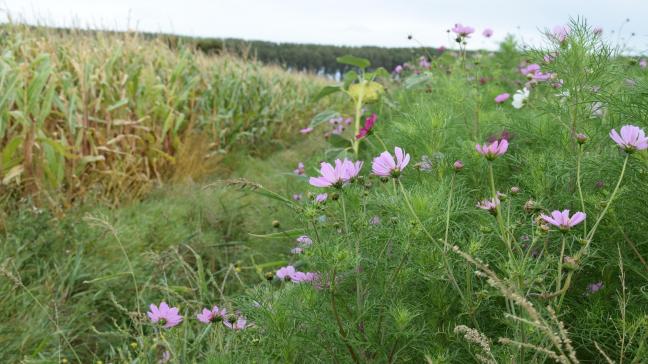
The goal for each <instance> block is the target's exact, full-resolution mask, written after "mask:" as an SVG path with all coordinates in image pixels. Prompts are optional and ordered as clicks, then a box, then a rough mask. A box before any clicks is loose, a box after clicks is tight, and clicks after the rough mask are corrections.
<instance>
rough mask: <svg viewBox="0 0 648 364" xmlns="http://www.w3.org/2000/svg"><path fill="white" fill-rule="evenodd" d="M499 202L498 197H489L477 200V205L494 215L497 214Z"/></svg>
mask: <svg viewBox="0 0 648 364" xmlns="http://www.w3.org/2000/svg"><path fill="white" fill-rule="evenodd" d="M499 204H500V200H499V199H498V198H491V199H487V200H482V201H479V202H478V203H477V207H479V208H480V209H482V210H486V211H488V212H490V213H491V214H493V215H495V214H497V206H499Z"/></svg>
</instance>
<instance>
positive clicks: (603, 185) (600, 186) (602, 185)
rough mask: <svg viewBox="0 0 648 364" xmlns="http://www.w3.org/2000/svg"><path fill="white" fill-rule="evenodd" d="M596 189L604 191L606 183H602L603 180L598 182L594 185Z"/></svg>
mask: <svg viewBox="0 0 648 364" xmlns="http://www.w3.org/2000/svg"><path fill="white" fill-rule="evenodd" d="M594 187H596V189H597V190H600V189H602V188H603V187H605V182H603V181H601V180H599V181H596V184H594Z"/></svg>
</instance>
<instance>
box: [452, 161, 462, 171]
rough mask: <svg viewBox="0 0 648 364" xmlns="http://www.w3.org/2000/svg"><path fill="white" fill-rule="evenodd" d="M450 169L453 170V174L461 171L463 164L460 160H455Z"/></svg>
mask: <svg viewBox="0 0 648 364" xmlns="http://www.w3.org/2000/svg"><path fill="white" fill-rule="evenodd" d="M452 167H453V168H454V170H455V172H459V171H461V170H462V169H463V167H464V164H463V162H462V161H461V160H456V161H455V162H454V164H453V165H452Z"/></svg>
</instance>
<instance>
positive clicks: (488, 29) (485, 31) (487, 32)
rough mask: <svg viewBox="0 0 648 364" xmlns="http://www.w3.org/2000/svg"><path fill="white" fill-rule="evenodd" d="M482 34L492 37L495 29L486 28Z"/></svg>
mask: <svg viewBox="0 0 648 364" xmlns="http://www.w3.org/2000/svg"><path fill="white" fill-rule="evenodd" d="M482 35H483V36H484V37H486V38H490V37H492V36H493V29H490V28H486V29H484V32H483V33H482Z"/></svg>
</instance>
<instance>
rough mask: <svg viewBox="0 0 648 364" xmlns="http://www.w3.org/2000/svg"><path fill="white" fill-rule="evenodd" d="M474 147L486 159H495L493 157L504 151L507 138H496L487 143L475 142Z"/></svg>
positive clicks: (506, 146)
mask: <svg viewBox="0 0 648 364" xmlns="http://www.w3.org/2000/svg"><path fill="white" fill-rule="evenodd" d="M475 149H477V152H478V153H479V154H481V155H483V156H484V157H486V159H488V160H490V161H492V160H495V158H497V157H499V156H502V155H504V153H506V150H507V149H508V140H506V139H501V140H496V141H494V142H492V143H490V144H488V145H486V144H484V145H483V146H482V145H479V144H477V145H476V146H475Z"/></svg>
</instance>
